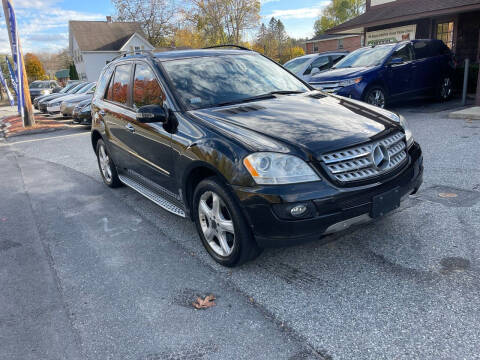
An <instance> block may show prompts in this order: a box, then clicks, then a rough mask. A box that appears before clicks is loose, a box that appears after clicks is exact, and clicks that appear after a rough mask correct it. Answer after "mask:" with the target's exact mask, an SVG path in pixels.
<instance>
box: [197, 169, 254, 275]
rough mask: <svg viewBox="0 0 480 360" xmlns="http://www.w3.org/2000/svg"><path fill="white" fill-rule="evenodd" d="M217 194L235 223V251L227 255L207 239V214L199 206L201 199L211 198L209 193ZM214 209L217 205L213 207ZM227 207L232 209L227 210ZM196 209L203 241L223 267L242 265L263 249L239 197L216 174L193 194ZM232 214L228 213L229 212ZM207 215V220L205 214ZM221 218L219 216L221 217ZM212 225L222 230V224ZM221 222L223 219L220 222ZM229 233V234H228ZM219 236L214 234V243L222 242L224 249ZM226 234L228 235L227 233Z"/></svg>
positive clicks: (202, 182)
mask: <svg viewBox="0 0 480 360" xmlns="http://www.w3.org/2000/svg"><path fill="white" fill-rule="evenodd" d="M211 193H214V194H216V195H218V196H219V198H220V199H221V201H222V202H223V203H222V207H223V213H224V214H225V215H224V218H228V217H229V218H230V219H228V221H230V222H232V223H233V230H234V235H233V237H232V234H231V233H230V237H229V240H230V243H229V245H230V244H231V249H232V250H231V253H230V254H228V255H226V256H224V255H221V254H219V252H218V251H216V250H215V249H214V248H213V247H212V246H211V245H210V244H209V241H207V239H206V237H205V234H204V230H203V229H202V223H203V226H204V227H205V216H204V214H203V215H202V213H201V210H200V209H199V204H200V200H201V199H203V198H202V196H203V197H205V196H206V197H208V196H209V194H211ZM212 209H213V206H212ZM225 210H227V211H228V212H227V213H226V212H225ZM192 212H193V215H194V220H195V224H196V226H197V231H198V234H199V236H200V239H201V240H202V243H203V246H204V247H205V249H206V250H207V252H208V253H209V254H210V256H212V258H213V259H214V260H215V261H216V262H218V263H219V264H221V265H223V266H228V267H234V266H238V265H241V264H243V263H245V262H247V261H249V260H253V259H255V258H256V257H257V256H258V255H260V253H261V252H262V249H261V248H259V247H258V245H257V243H256V242H255V240H254V238H253V234H252V232H251V230H250V228H249V226H248V225H247V222H246V220H245V217H244V215H243V213H242V211H241V209H240V207H239V205H238V204H237V200H236V199H235V198H234V197H233V195H232V194H231V192H230V190H229V189H228V188H227V187H226V186H225V185H224V184H223V183H222V182H221V181H220V180H219V179H218V178H216V177H210V178H207V179H204V180H202V181H201V182H200V183H199V184H198V185H197V187H196V189H195V192H194V194H193V207H192ZM227 214H228V215H227ZM202 216H203V218H204V219H203V220H202V219H201V217H202ZM217 220H218V219H217ZM213 223H215V226H213V225H210V228H213V227H214V228H215V230H217V226H218V229H220V230H218V231H219V232H221V231H222V230H221V226H220V225H216V222H215V221H213ZM218 224H220V222H218ZM225 234H226V233H225ZM216 236H217V235H214V236H213V239H212V240H210V242H212V241H213V242H216V243H218V248H221V246H220V241H219V240H218V238H216ZM225 236H226V235H225Z"/></svg>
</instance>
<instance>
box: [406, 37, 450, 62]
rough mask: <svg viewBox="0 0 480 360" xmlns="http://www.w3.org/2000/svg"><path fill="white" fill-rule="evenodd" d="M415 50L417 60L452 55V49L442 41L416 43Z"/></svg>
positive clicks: (414, 44)
mask: <svg viewBox="0 0 480 360" xmlns="http://www.w3.org/2000/svg"><path fill="white" fill-rule="evenodd" d="M413 49H414V51H415V58H417V59H425V58H427V57H432V56H439V55H446V54H449V53H450V49H449V48H448V47H447V46H446V45H445V44H444V43H443V42H442V41H416V42H414V43H413Z"/></svg>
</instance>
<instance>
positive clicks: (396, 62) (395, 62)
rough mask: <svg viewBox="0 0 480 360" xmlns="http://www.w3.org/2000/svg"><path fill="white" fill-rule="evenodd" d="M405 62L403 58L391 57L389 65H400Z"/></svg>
mask: <svg viewBox="0 0 480 360" xmlns="http://www.w3.org/2000/svg"><path fill="white" fill-rule="evenodd" d="M400 64H403V59H402V58H400V57H396V58H391V59H390V61H389V62H388V65H400Z"/></svg>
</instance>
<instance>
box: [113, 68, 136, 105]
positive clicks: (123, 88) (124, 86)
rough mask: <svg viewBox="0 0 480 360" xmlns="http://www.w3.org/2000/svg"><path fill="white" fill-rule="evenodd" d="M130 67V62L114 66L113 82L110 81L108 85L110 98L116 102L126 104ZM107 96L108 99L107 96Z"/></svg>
mask: <svg viewBox="0 0 480 360" xmlns="http://www.w3.org/2000/svg"><path fill="white" fill-rule="evenodd" d="M130 68H131V65H130V64H124V65H118V66H117V67H116V68H115V75H114V76H113V82H111V84H110V87H111V88H112V93H111V100H112V101H114V102H116V103H119V104H123V105H127V101H128V89H129V85H130ZM109 90H110V89H109ZM107 95H108V94H107ZM107 98H108V99H110V97H109V96H108V97H107Z"/></svg>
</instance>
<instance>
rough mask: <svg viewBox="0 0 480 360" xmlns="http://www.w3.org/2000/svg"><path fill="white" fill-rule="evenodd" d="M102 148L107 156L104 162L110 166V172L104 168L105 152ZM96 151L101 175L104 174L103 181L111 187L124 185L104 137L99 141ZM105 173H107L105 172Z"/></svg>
mask: <svg viewBox="0 0 480 360" xmlns="http://www.w3.org/2000/svg"><path fill="white" fill-rule="evenodd" d="M102 150H103V151H104V154H105V155H106V156H107V158H106V162H105V163H104V164H105V165H106V166H108V168H109V170H110V172H109V173H108V170H105V171H104V170H103V169H102V160H101V158H103V155H102V154H103V153H102ZM95 153H96V154H97V163H98V169H99V170H100V175H101V176H102V179H103V182H104V183H105V185H107V186H109V187H111V188H116V187H119V186H122V182H121V181H120V179H119V178H118V173H117V168H116V166H115V164H114V162H113V160H112V158H111V156H110V154H109V153H108V149H107V147H106V146H105V143H104V142H103V140H102V139H100V140H98V141H97V146H96V151H95ZM104 173H105V174H104Z"/></svg>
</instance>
